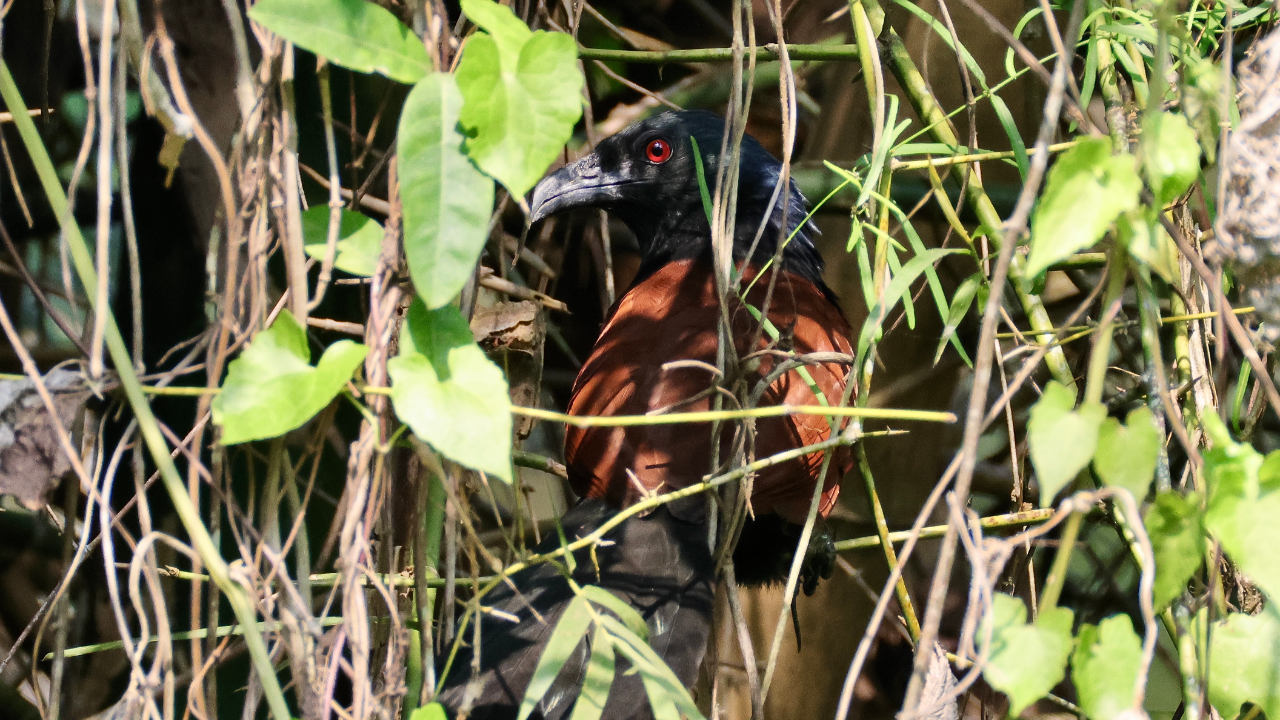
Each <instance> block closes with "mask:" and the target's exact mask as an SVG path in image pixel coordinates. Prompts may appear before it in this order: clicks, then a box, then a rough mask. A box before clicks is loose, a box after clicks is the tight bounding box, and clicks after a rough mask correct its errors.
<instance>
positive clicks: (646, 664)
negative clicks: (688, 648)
mask: <svg viewBox="0 0 1280 720" xmlns="http://www.w3.org/2000/svg"><path fill="white" fill-rule="evenodd" d="M600 622H601V624H602V625H603V626H604V627H605V628H606V629H607V630H608V631H609V634H610V635H611V636H612V637H613V639H614V645H613V647H614V649H616V650H617V651H618V652H619V653H621V654H622V655H623V656H624V657H626V658H627V660H628V661H629V662H630V663H631V665H632V667H634V668H635V670H636V672H639V673H640V679H641V680H642V681H643V682H644V688H645V693H646V694H647V695H648V696H649V704H650V705H651V706H652V707H653V714H654V716H655V717H658V718H667V717H670V718H673V719H675V720H678V719H679V717H680V715H681V714H683V715H684V716H685V717H687V718H689V720H705V718H704V717H703V715H702V713H701V712H699V711H698V706H697V704H696V703H694V702H693V698H692V697H691V696H690V695H689V691H688V690H687V689H686V688H685V686H684V685H683V684H682V683H681V682H680V679H679V678H677V677H676V674H675V673H674V672H672V671H671V668H670V667H668V666H667V663H666V662H664V661H663V660H662V658H661V657H659V656H658V654H657V653H656V652H654V651H653V648H651V647H649V644H648V643H647V642H645V641H643V640H641V639H640V638H639V637H637V636H636V634H635V633H633V632H631V630H630V628H628V627H627V626H625V625H623V624H622V623H621V622H619V621H618V620H617V619H615V618H613V617H610V616H608V615H604V616H601V618H600ZM677 711H678V712H677Z"/></svg>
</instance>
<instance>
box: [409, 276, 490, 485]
mask: <svg viewBox="0 0 1280 720" xmlns="http://www.w3.org/2000/svg"><path fill="white" fill-rule="evenodd" d="M387 373H388V374H389V375H390V376H391V400H392V402H393V404H394V406H395V411H396V415H397V416H398V417H399V418H400V419H401V420H402V421H404V423H405V424H406V425H408V426H409V427H410V428H411V429H412V430H413V434H414V435H417V436H418V437H419V438H420V439H422V440H424V441H426V442H428V443H430V444H431V446H432V447H434V448H435V449H436V450H438V451H439V452H441V453H442V454H444V456H445V457H447V458H449V459H450V460H453V461H454V462H456V463H458V464H460V465H465V466H467V467H469V468H471V469H472V470H479V471H481V472H486V473H490V474H492V475H495V476H497V477H499V478H502V479H503V480H505V481H507V482H511V481H512V480H511V410H510V398H509V395H508V392H507V381H506V379H505V378H504V377H503V376H502V371H501V370H499V369H498V366H496V365H494V364H493V363H492V362H491V361H490V360H489V358H487V357H485V354H484V351H483V350H481V349H480V346H479V345H476V343H475V341H474V340H472V338H471V328H470V327H468V326H467V321H466V320H465V319H464V318H463V317H462V314H461V313H459V312H458V309H457V308H455V307H453V306H452V305H446V306H445V307H442V308H440V309H438V310H428V309H427V307H426V306H425V305H423V304H422V302H421V301H420V300H415V301H414V302H413V304H412V305H410V306H409V312H408V313H407V314H406V316H405V323H404V327H403V329H402V330H401V332H400V354H399V355H398V356H396V357H394V358H392V359H391V360H389V361H387Z"/></svg>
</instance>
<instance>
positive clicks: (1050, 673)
mask: <svg viewBox="0 0 1280 720" xmlns="http://www.w3.org/2000/svg"><path fill="white" fill-rule="evenodd" d="M991 599H992V612H991V616H990V617H988V618H987V619H986V621H985V622H990V623H993V625H992V635H991V647H990V649H989V653H988V659H987V667H986V669H985V670H983V671H982V676H983V677H984V678H986V680H987V683H988V684H990V685H991V687H993V688H995V689H997V690H999V691H1000V692H1002V693H1004V694H1005V695H1007V696H1009V716H1010V717H1017V716H1018V715H1019V714H1020V713H1021V712H1022V711H1023V710H1024V709H1026V708H1027V706H1029V705H1031V703H1033V702H1035V701H1037V700H1039V699H1040V698H1042V697H1044V696H1045V695H1046V694H1048V692H1049V691H1050V690H1052V689H1053V686H1054V685H1057V684H1058V683H1059V682H1062V678H1063V677H1064V675H1065V673H1066V668H1067V658H1068V657H1069V656H1070V655H1071V645H1072V642H1071V621H1072V613H1071V611H1070V610H1068V609H1066V608H1060V607H1059V608H1050V609H1047V610H1045V611H1043V612H1041V613H1040V617H1039V618H1037V619H1036V621H1035V622H1034V623H1032V624H1027V606H1026V605H1023V604H1022V601H1021V600H1019V599H1018V598H1015V597H1012V596H1010V595H1004V594H1002V593H996V594H995V595H993V596H992V598H991ZM979 637H985V628H984V629H983V630H982V631H980V635H979Z"/></svg>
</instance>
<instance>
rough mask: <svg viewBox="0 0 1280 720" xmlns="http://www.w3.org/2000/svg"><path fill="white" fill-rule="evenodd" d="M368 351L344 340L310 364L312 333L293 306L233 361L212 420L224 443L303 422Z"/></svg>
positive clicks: (260, 436)
mask: <svg viewBox="0 0 1280 720" xmlns="http://www.w3.org/2000/svg"><path fill="white" fill-rule="evenodd" d="M368 351H369V349H368V348H366V347H365V346H364V345H361V344H360V343H357V342H352V341H350V340H339V341H338V342H336V343H334V344H332V345H330V346H329V347H328V348H325V351H324V355H322V356H320V362H319V364H317V365H316V366H315V367H311V364H310V363H311V349H310V347H308V345H307V332H306V330H304V329H303V328H302V326H301V325H299V324H298V321H297V320H295V319H294V318H293V315H292V314H290V313H289V311H288V310H282V311H280V315H279V317H277V318H276V321H275V322H274V323H272V324H271V327H269V328H267V329H266V330H263V331H262V332H260V333H258V334H257V335H255V336H254V338H253V341H252V342H251V343H249V347H247V348H245V350H244V352H242V353H240V357H238V358H236V359H235V360H232V361H231V365H230V367H229V368H228V370H227V379H226V380H225V381H223V383H222V392H221V393H219V394H218V397H216V398H214V400H213V408H212V409H213V422H214V424H216V425H220V426H221V427H222V436H221V437H220V438H219V441H220V442H221V443H222V444H223V445H235V444H236V443H242V442H248V441H250V440H262V439H264V438H271V437H277V436H279V435H283V434H285V433H287V432H289V431H290V430H293V429H296V428H299V427H302V424H303V423H305V422H306V421H308V420H310V419H311V418H312V417H313V416H314V415H315V414H316V413H318V412H320V411H321V410H323V409H324V406H326V405H328V404H329V401H331V400H333V398H334V397H336V396H337V394H338V392H339V391H341V390H342V386H343V385H346V384H347V381H348V380H350V379H351V374H352V373H354V372H355V371H356V368H357V367H359V366H360V363H361V362H362V361H363V360H364V356H365V353H367V352H368Z"/></svg>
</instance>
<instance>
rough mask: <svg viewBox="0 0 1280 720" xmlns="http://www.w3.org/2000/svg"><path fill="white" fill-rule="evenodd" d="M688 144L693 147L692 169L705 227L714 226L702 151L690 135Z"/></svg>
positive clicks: (696, 140)
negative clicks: (704, 216)
mask: <svg viewBox="0 0 1280 720" xmlns="http://www.w3.org/2000/svg"><path fill="white" fill-rule="evenodd" d="M689 144H690V145H692V146H693V168H694V170H696V171H697V175H698V195H700V196H701V197H702V212H703V214H705V215H706V216H707V225H715V220H714V219H713V218H712V217H711V212H712V209H713V208H714V205H712V203H711V191H710V190H708V189H707V171H706V169H704V168H703V167H702V150H701V149H699V148H698V138H696V137H694V136H692V135H690V136H689Z"/></svg>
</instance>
